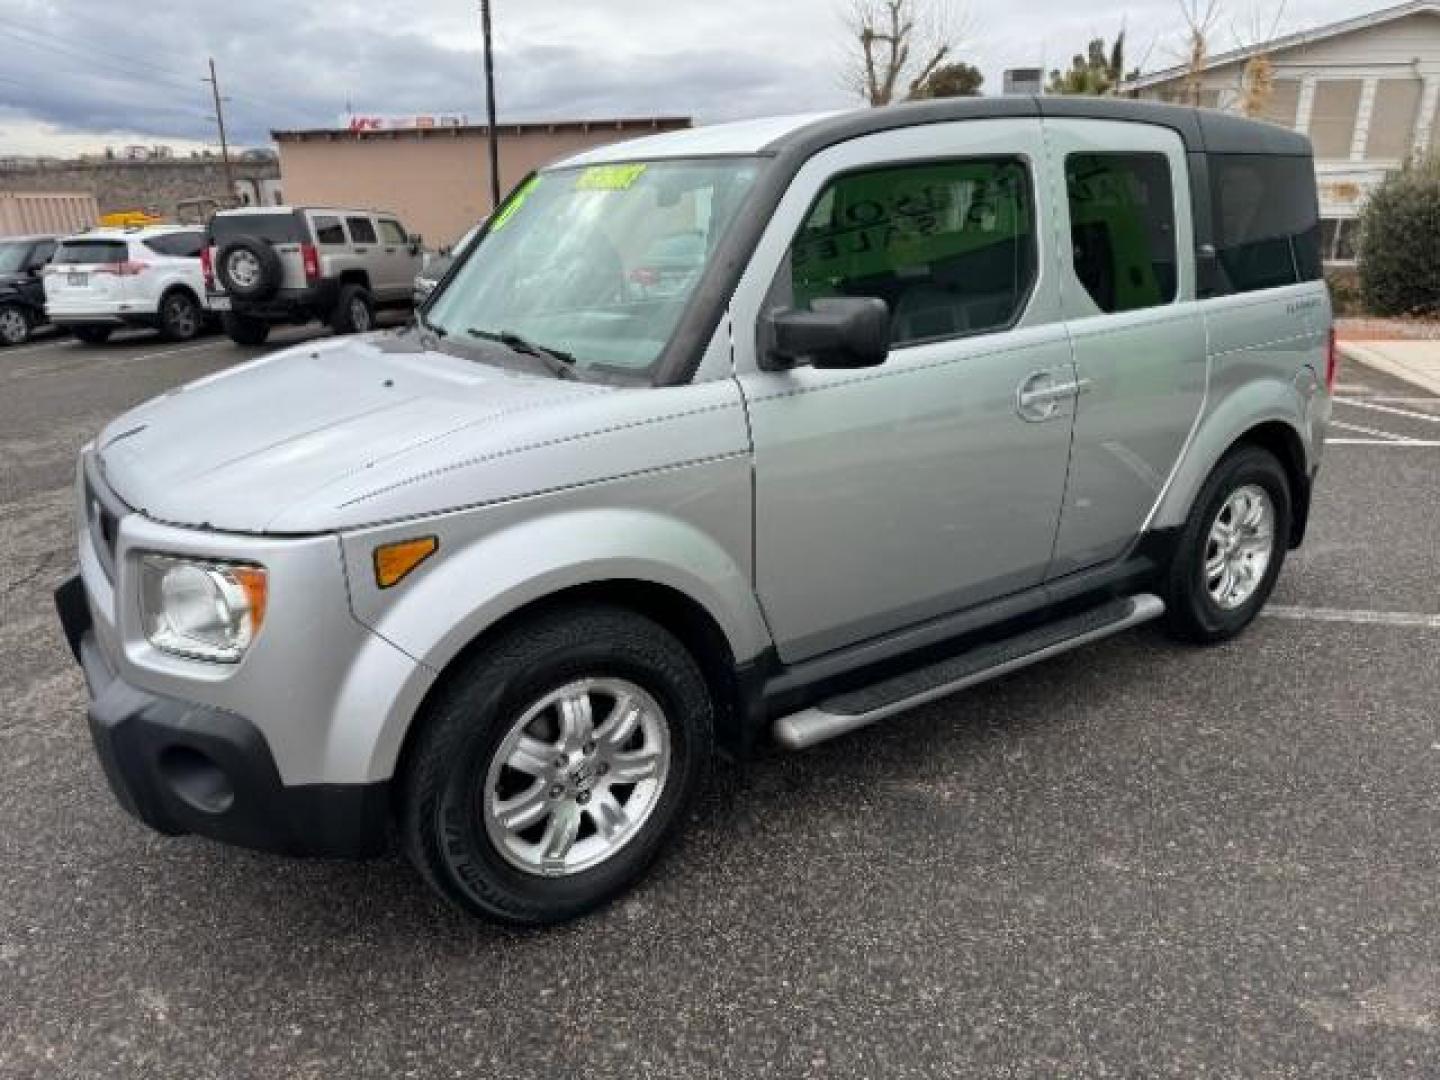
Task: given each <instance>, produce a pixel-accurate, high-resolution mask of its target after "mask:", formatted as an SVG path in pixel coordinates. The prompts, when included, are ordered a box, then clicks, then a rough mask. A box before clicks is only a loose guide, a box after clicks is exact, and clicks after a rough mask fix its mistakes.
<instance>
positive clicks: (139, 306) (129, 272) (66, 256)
mask: <svg viewBox="0 0 1440 1080" xmlns="http://www.w3.org/2000/svg"><path fill="white" fill-rule="evenodd" d="M204 243H205V233H204V230H202V229H194V228H180V227H177V226H173V225H162V226H155V227H151V228H141V229H91V230H90V231H88V232H83V233H79V234H77V235H75V236H70V237H66V238H65V239H64V240H62V241H60V246H59V247H58V248H56V250H55V257H54V258H53V259H52V260H51V262H50V266H49V267H48V269H47V271H46V274H45V310H46V313H47V314H48V315H49V317H50V321H51V322H53V323H55V324H56V325H57V326H61V327H64V328H66V329H68V330H70V331H71V332H73V333H74V334H75V336H76V337H78V338H79V339H80V340H81V341H85V342H88V343H90V344H92V345H98V344H100V343H101V342H103V341H105V340H106V339H107V338H108V337H109V336H110V334H111V332H112V331H114V330H115V329H116V328H117V327H121V326H149V327H154V328H155V329H157V330H159V331H160V333H161V334H162V335H163V336H164V337H165V338H166V339H167V340H169V341H188V340H189V339H190V338H193V337H194V336H195V335H196V334H198V333H199V332H200V331H201V330H202V329H203V328H204V326H205V323H206V321H207V319H208V318H209V311H208V309H207V307H206V304H205V275H204V272H203V270H202V269H201V267H200V249H201V247H202V246H203V245H204Z"/></svg>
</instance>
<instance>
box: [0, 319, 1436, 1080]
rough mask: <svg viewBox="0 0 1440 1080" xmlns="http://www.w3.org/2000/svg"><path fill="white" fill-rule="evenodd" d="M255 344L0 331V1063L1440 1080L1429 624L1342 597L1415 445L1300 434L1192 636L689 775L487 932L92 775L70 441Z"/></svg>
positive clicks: (41, 1072)
mask: <svg viewBox="0 0 1440 1080" xmlns="http://www.w3.org/2000/svg"><path fill="white" fill-rule="evenodd" d="M301 333H303V332H295V333H292V334H291V335H290V336H291V337H294V336H297V334H301ZM281 340H284V339H283V338H282V339H281ZM259 351H260V350H246V349H240V348H236V347H235V346H232V345H231V344H230V343H229V342H228V341H225V340H223V339H219V340H216V339H209V340H205V341H203V342H201V343H198V344H192V345H188V346H181V347H176V346H169V345H163V344H159V343H157V342H156V341H155V340H154V338H153V337H148V336H146V335H139V334H137V335H134V336H133V337H128V338H125V339H117V340H116V342H115V343H114V344H112V345H110V346H107V347H105V348H87V347H84V346H80V345H77V344H73V343H70V342H68V341H46V342H42V343H40V344H36V345H31V346H27V347H25V348H22V349H19V350H10V351H8V352H0V387H3V389H4V393H3V394H0V553H3V558H0V597H3V599H0V701H3V702H4V703H5V707H4V709H3V713H0V1076H5V1077H29V1076H45V1077H49V1076H69V1077H108V1076H124V1077H138V1076H144V1077H147V1078H160V1077H185V1078H188V1080H199V1078H207V1077H215V1078H226V1080H233V1078H237V1077H249V1076H256V1077H279V1076H285V1077H312V1076H313V1077H322V1076H323V1077H337V1076H338V1077H360V1076H377V1077H378V1076H385V1077H395V1076H424V1077H448V1076H456V1077H460V1076H463V1077H481V1076H496V1077H501V1076H503V1077H545V1076H551V1077H553V1076H567V1077H568V1076H596V1077H603V1076H617V1077H619V1076H624V1077H666V1078H674V1077H685V1078H697V1077H741V1076H745V1077H749V1076H755V1077H804V1076H826V1077H830V1076H834V1077H878V1076H887V1077H890V1076H893V1077H908V1076H939V1075H946V1076H962V1075H963V1076H986V1077H1080V1076H1083V1077H1162V1076H1176V1077H1198V1076H1235V1077H1346V1078H1352V1077H1386V1078H1392V1077H1410V1076H1414V1077H1422V1076H1434V1075H1436V1074H1437V1071H1440V900H1437V889H1436V884H1437V855H1436V843H1435V840H1436V828H1435V825H1436V821H1435V814H1436V805H1437V799H1436V796H1437V788H1440V784H1437V767H1440V717H1437V712H1436V709H1435V701H1436V697H1437V694H1440V665H1437V664H1436V662H1435V661H1436V655H1437V652H1436V650H1437V645H1440V626H1434V625H1429V626H1427V625H1425V624H1424V623H1423V622H1421V621H1417V620H1411V622H1413V625H1409V624H1401V625H1385V624H1384V623H1383V622H1377V621H1376V617H1375V616H1373V615H1370V614H1367V613H1370V612H1375V611H1379V612H1389V613H1396V612H1399V613H1419V614H1433V613H1436V612H1440V545H1437V542H1436V537H1437V535H1440V448H1435V447H1427V446H1424V445H1409V444H1394V445H1384V446H1368V445H1336V446H1332V447H1330V448H1329V450H1328V451H1327V458H1326V463H1325V467H1324V471H1323V473H1322V481H1321V485H1320V490H1319V493H1318V499H1317V504H1316V509H1315V515H1314V519H1313V523H1312V531H1311V536H1310V539H1309V541H1308V543H1307V545H1306V547H1305V548H1304V549H1303V550H1302V551H1301V552H1300V553H1298V554H1297V555H1295V556H1294V557H1292V559H1291V561H1290V562H1289V563H1288V565H1287V569H1286V571H1285V574H1284V576H1283V578H1282V580H1281V583H1280V587H1279V589H1278V592H1277V595H1276V597H1275V601H1274V602H1275V604H1276V605H1278V606H1279V608H1278V610H1279V611H1280V612H1281V613H1283V614H1284V615H1285V616H1286V617H1271V618H1265V619H1262V620H1261V621H1260V622H1258V623H1257V624H1256V626H1255V627H1254V628H1253V629H1252V630H1251V631H1250V632H1249V633H1248V634H1246V635H1245V636H1244V637H1243V638H1242V639H1241V640H1239V641H1236V642H1234V643H1231V644H1229V645H1226V646H1223V647H1220V648H1215V649H1209V650H1195V649H1187V648H1181V647H1178V646H1175V645H1172V644H1169V643H1168V642H1166V641H1165V640H1164V639H1162V638H1161V637H1159V636H1158V634H1156V633H1155V632H1153V631H1151V630H1146V629H1142V630H1140V631H1136V632H1132V633H1130V634H1127V635H1124V636H1122V637H1119V638H1116V639H1112V640H1110V641H1108V642H1105V643H1103V644H1101V645H1099V646H1096V647H1093V648H1090V649H1089V650H1086V651H1083V652H1079V653H1074V654H1070V655H1068V656H1065V657H1062V658H1060V659H1058V660H1055V661H1053V662H1051V663H1049V664H1046V665H1043V666H1040V667H1036V668H1032V669H1030V670H1028V671H1025V672H1022V673H1018V674H1016V675H1014V676H1011V677H1009V678H1006V679H1003V680H1000V681H998V682H995V683H992V684H989V685H986V686H984V687H981V688H979V689H977V690H974V691H972V692H969V693H967V694H965V695H963V696H959V697H956V698H953V699H951V700H948V701H943V702H940V703H937V704H935V705H932V706H930V707H927V708H925V709H921V710H918V711H916V712H914V713H913V714H911V715H909V716H906V717H904V718H901V719H898V720H896V721H893V722H891V723H888V724H886V725H882V726H881V727H878V728H874V729H871V730H869V731H865V732H862V733H859V734H857V735H854V736H852V737H849V738H846V739H842V740H839V741H837V742H834V743H830V744H826V745H824V746H822V747H819V748H817V749H815V750H813V751H810V752H808V753H805V754H800V755H786V754H782V753H780V752H778V751H777V752H772V753H768V754H766V755H764V756H763V757H762V758H761V759H760V760H759V761H757V762H754V763H753V764H752V765H751V766H750V767H749V768H748V769H746V770H745V771H744V772H739V771H736V770H734V769H730V768H721V769H720V770H719V771H718V772H717V774H716V776H715V778H714V781H713V783H712V784H711V785H710V787H709V789H708V791H707V793H706V795H705V796H704V798H703V799H702V800H701V802H700V804H699V805H698V807H697V808H696V811H695V814H694V819H693V821H692V823H691V826H690V828H689V830H688V832H687V833H686V834H685V837H684V838H683V840H682V842H681V843H680V844H679V845H678V847H677V848H676V849H675V850H674V851H672V852H671V853H670V854H669V855H668V856H667V857H666V858H665V859H663V860H662V862H661V863H660V865H659V866H658V867H657V869H656V871H655V872H654V873H653V874H652V875H651V876H650V877H649V878H648V879H647V881H646V882H645V883H644V884H643V885H642V886H641V887H640V888H639V889H638V890H636V891H635V892H634V893H633V894H632V895H630V896H629V897H628V898H627V899H625V900H624V901H622V902H621V903H619V904H618V905H616V906H615V907H613V908H612V909H610V910H608V911H606V912H604V913H602V914H600V915H598V916H596V917H593V918H590V919H587V920H585V921H583V922H580V923H577V924H573V925H570V926H566V927H562V928H560V929H556V930H550V931H546V932H542V933H513V932H506V931H501V930H497V929H496V928H494V927H491V926H488V925H485V924H483V923H476V922H469V921H466V920H465V919H463V918H461V917H460V916H457V915H455V914H454V913H452V912H451V911H449V910H448V909H446V908H444V907H442V906H441V905H440V904H439V903H437V902H436V901H434V900H432V899H431V898H430V896H429V895H428V894H427V893H426V892H425V890H424V889H423V887H422V886H421V885H420V883H419V881H418V879H417V878H416V877H415V875H413V874H412V873H411V872H410V870H409V868H408V867H407V866H405V865H404V864H403V863H401V862H400V861H398V860H397V859H394V858H389V859H382V860H379V861H376V862H372V863H363V864H357V863H342V862H303V861H287V860H283V859H279V858H273V857H268V856H264V855H257V854H252V853H247V852H243V851H237V850H231V849H227V848H224V847H221V846H218V845H215V844H212V843H209V842H207V841H203V840H197V839H188V838H182V839H166V838H162V837H160V836H157V835H153V834H151V833H149V832H147V831H146V830H145V829H143V828H142V827H141V826H139V825H138V824H136V823H135V822H133V821H131V820H130V819H129V818H127V817H126V816H125V815H124V814H123V813H122V812H121V811H120V809H119V808H118V807H117V806H116V805H115V803H114V801H113V799H112V798H111V796H110V794H109V792H108V790H107V789H106V788H105V785H104V781H103V779H102V777H101V775H100V771H99V768H98V766H97V765H96V763H95V761H94V758H93V754H92V752H91V749H90V747H89V744H88V738H87V735H86V734H85V730H84V724H83V709H84V689H83V686H82V683H81V680H80V677H79V673H78V671H77V670H76V669H75V668H74V666H73V664H72V663H71V661H70V658H69V656H68V654H67V653H66V651H65V648H64V645H63V642H62V641H61V638H60V634H59V631H58V628H57V627H56V625H55V620H54V617H53V615H52V611H51V607H50V591H51V589H52V588H53V587H54V585H55V584H56V583H57V582H58V581H59V580H60V579H61V578H62V576H63V575H64V574H65V573H66V571H67V568H68V567H69V565H70V564H71V562H72V559H73V556H72V546H73V535H72V526H71V509H70V495H69V483H70V478H71V474H72V469H73V461H74V455H75V452H76V450H77V449H78V447H79V446H80V444H81V443H82V442H83V441H84V440H85V439H87V438H88V437H89V436H90V435H91V434H93V432H94V431H96V430H97V429H98V428H99V426H100V425H101V424H102V423H103V422H104V421H105V420H106V419H108V418H109V417H110V416H112V415H114V414H115V413H116V412H118V411H120V410H121V409H123V408H125V407H126V406H128V405H130V404H132V403H135V402H138V401H140V400H143V399H144V398H147V397H149V396H151V395H153V394H155V393H158V392H160V391H162V390H164V389H166V388H168V387H170V386H173V385H175V384H177V383H180V382H182V381H185V380H188V379H191V378H194V377H197V376H200V375H203V374H207V373H209V372H212V371H216V370H219V369H221V368H223V367H226V366H228V365H230V364H233V363H235V362H237V361H238V360H240V359H243V358H244V357H246V356H248V355H254V354H255V353H257V352H259ZM1342 381H1343V382H1344V385H1345V387H1346V389H1345V393H1344V396H1345V397H1347V398H1350V399H1356V400H1360V401H1370V402H1372V403H1373V402H1375V401H1377V400H1380V399H1387V398H1397V397H1405V396H1412V397H1413V396H1416V394H1415V392H1414V391H1412V390H1409V389H1408V388H1406V387H1404V386H1402V385H1400V384H1397V383H1394V382H1392V381H1390V380H1388V379H1386V378H1384V377H1383V376H1380V375H1378V374H1375V373H1373V372H1369V371H1365V370H1347V371H1346V372H1344V373H1343V375H1342ZM1382 403H1383V402H1382ZM1402 407H1404V408H1406V409H1411V410H1413V411H1416V412H1419V413H1422V414H1430V413H1434V414H1436V415H1437V417H1440V402H1437V403H1433V404H1427V403H1425V402H1411V403H1409V404H1406V405H1404V406H1402ZM1337 416H1341V417H1348V418H1350V419H1351V420H1352V421H1353V422H1355V423H1360V424H1365V425H1366V426H1378V427H1384V428H1385V429H1386V430H1388V431H1392V432H1393V433H1395V434H1397V435H1401V436H1403V437H1408V438H1412V439H1417V440H1422V441H1423V440H1426V439H1428V440H1435V439H1437V438H1440V423H1437V422H1432V421H1430V420H1428V419H1426V418H1425V417H1424V416H1421V418H1419V419H1414V418H1407V417H1403V416H1399V415H1388V414H1385V413H1383V412H1376V411H1375V410H1374V409H1367V408H1366V407H1365V406H1363V405H1348V404H1344V405H1338V406H1337ZM1382 421H1383V422H1382ZM1387 425H1388V426H1387ZM1314 608H1336V609H1343V612H1342V613H1341V616H1339V618H1340V621H1320V620H1317V619H1315V618H1313V617H1312V609H1314ZM1357 611H1358V612H1360V614H1359V615H1356V614H1354V612H1357ZM1401 621H1402V623H1404V622H1405V620H1401Z"/></svg>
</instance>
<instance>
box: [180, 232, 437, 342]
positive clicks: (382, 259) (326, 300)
mask: <svg viewBox="0 0 1440 1080" xmlns="http://www.w3.org/2000/svg"><path fill="white" fill-rule="evenodd" d="M205 266H206V270H205V274H206V280H207V282H209V284H210V304H211V306H212V307H213V308H215V310H216V311H220V312H223V313H224V314H223V321H224V325H225V332H226V333H227V334H229V335H230V337H231V338H232V339H233V340H234V341H236V342H238V343H240V344H242V345H259V344H260V343H262V342H263V341H264V340H265V339H266V338H267V337H268V336H269V335H270V327H271V326H273V325H275V324H277V323H304V322H309V321H311V320H312V319H319V320H320V321H321V322H325V323H329V325H330V327H331V329H333V330H334V331H335V332H336V333H337V334H359V333H364V332H365V331H367V330H373V329H374V328H375V311H376V309H377V308H408V307H409V306H410V305H411V304H412V303H413V297H412V289H413V287H414V285H413V283H414V280H415V274H416V271H417V270H419V268H420V238H419V237H418V236H411V235H410V234H409V233H407V232H406V231H405V227H404V226H403V225H401V224H400V220H399V218H397V217H395V216H393V215H391V214H381V213H375V212H373V211H370V210H344V209H337V208H335V207H315V206H308V207H289V206H256V207H242V208H239V209H235V210H223V211H221V212H220V213H218V214H216V215H215V216H214V217H213V218H211V219H210V228H209V235H208V240H207V244H206V254H205Z"/></svg>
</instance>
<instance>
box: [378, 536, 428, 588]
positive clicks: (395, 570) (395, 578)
mask: <svg viewBox="0 0 1440 1080" xmlns="http://www.w3.org/2000/svg"><path fill="white" fill-rule="evenodd" d="M439 549H440V538H439V537H436V536H417V537H416V538H415V539H414V540H399V541H397V542H395V543H393V544H381V545H380V546H379V547H377V548H376V549H375V584H376V585H379V586H380V588H382V589H388V588H390V586H392V585H398V584H400V582H402V581H404V580H405V578H406V576H407V575H408V574H409V573H410V571H412V570H414V569H415V568H416V567H417V566H419V565H420V564H421V563H423V562H424V561H425V560H426V559H428V558H429V557H430V556H431V555H434V554H435V552H436V551H438V550H439Z"/></svg>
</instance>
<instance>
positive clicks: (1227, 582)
mask: <svg viewBox="0 0 1440 1080" xmlns="http://www.w3.org/2000/svg"><path fill="white" fill-rule="evenodd" d="M1290 514H1291V510H1290V483H1289V480H1288V479H1287V477H1286V475H1285V470H1284V468H1283V467H1282V466H1281V464H1280V462H1279V461H1277V460H1276V459H1275V455H1274V454H1272V453H1270V452H1269V451H1268V450H1263V449H1261V448H1260V447H1258V446H1242V447H1239V448H1238V449H1236V450H1233V451H1231V452H1230V454H1228V455H1227V456H1226V457H1225V458H1224V460H1222V461H1221V462H1220V464H1219V465H1218V466H1216V468H1215V471H1214V472H1213V473H1211V475H1210V478H1209V479H1208V480H1207V481H1206V482H1205V486H1204V487H1203V488H1202V489H1201V491H1200V495H1199V497H1198V498H1197V499H1196V500H1195V506H1194V507H1193V508H1192V509H1191V511H1190V518H1189V520H1188V521H1187V522H1186V523H1185V527H1184V529H1183V530H1182V531H1181V536H1180V543H1179V546H1178V547H1177V549H1176V552H1175V557H1174V559H1173V561H1172V563H1171V566H1170V571H1169V574H1168V579H1167V583H1166V596H1165V607H1166V611H1165V619H1166V625H1167V629H1168V630H1169V632H1170V633H1171V634H1172V635H1173V636H1175V637H1177V638H1180V639H1181V640H1184V641H1193V642H1198V643H1201V644H1212V643H1215V642H1220V641H1225V640H1227V639H1229V638H1232V637H1234V636H1235V635H1236V634H1238V633H1240V631H1242V630H1244V629H1245V627H1247V626H1249V625H1250V623H1251V621H1252V620H1254V618H1255V616H1256V615H1258V614H1259V613H1260V609H1261V608H1262V607H1264V606H1265V601H1266V600H1268V599H1269V598H1270V593H1271V591H1272V590H1273V589H1274V588H1275V581H1276V579H1277V578H1278V577H1279V576H1280V567H1281V565H1282V564H1283V563H1284V561H1285V549H1286V538H1287V537H1288V536H1289V535H1290Z"/></svg>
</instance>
